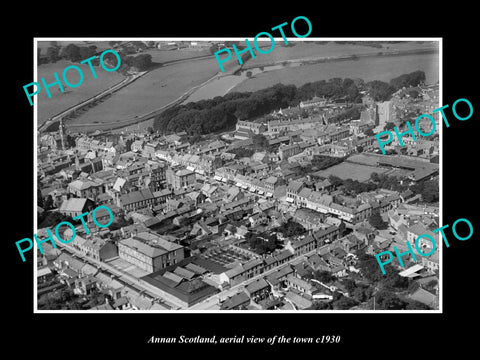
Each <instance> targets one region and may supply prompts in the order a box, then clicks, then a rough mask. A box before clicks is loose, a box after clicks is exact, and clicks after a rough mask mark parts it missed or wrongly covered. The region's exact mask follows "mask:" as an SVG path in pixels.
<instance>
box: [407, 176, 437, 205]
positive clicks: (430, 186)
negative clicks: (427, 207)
mask: <svg viewBox="0 0 480 360" xmlns="http://www.w3.org/2000/svg"><path fill="white" fill-rule="evenodd" d="M410 190H412V191H413V192H414V193H415V194H421V195H422V199H423V201H425V202H427V203H432V202H437V201H438V199H439V195H440V194H439V190H438V182H437V181H436V180H427V181H423V182H420V183H418V184H415V185H413V186H411V187H410Z"/></svg>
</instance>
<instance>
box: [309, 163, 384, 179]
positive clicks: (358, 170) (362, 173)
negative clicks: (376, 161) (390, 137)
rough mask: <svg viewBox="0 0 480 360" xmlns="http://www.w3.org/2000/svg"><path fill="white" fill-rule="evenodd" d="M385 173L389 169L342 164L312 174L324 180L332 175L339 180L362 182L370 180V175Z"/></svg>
mask: <svg viewBox="0 0 480 360" xmlns="http://www.w3.org/2000/svg"><path fill="white" fill-rule="evenodd" d="M387 171H389V169H383V168H378V167H373V166H366V165H360V164H352V163H348V162H343V163H340V164H338V165H334V166H332V167H329V168H328V169H325V170H320V171H317V172H315V173H314V174H315V175H317V176H321V177H325V178H328V177H329V176H330V175H334V176H338V177H339V178H340V179H352V180H358V181H360V182H364V181H367V180H368V179H369V178H370V174H371V173H374V172H376V173H377V174H383V173H385V172H387Z"/></svg>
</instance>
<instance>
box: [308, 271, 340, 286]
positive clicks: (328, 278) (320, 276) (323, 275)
mask: <svg viewBox="0 0 480 360" xmlns="http://www.w3.org/2000/svg"><path fill="white" fill-rule="evenodd" d="M313 277H314V278H315V279H316V280H318V281H320V282H322V283H329V282H333V281H335V280H337V278H336V277H335V276H334V275H332V273H330V272H328V271H321V270H318V271H315V272H314V273H313Z"/></svg>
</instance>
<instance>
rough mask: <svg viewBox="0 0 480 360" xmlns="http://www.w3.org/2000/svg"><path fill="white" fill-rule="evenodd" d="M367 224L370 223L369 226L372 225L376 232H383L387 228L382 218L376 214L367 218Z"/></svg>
mask: <svg viewBox="0 0 480 360" xmlns="http://www.w3.org/2000/svg"><path fill="white" fill-rule="evenodd" d="M368 222H369V223H370V225H372V226H373V227H374V228H375V229H378V230H385V229H387V228H388V224H387V223H386V222H385V221H383V219H382V217H381V216H380V214H379V213H378V212H375V213H373V214H372V215H370V217H369V218H368Z"/></svg>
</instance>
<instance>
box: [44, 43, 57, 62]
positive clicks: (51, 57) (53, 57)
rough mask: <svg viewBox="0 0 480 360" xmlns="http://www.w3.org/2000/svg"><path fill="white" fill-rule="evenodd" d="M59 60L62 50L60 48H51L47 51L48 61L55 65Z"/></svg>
mask: <svg viewBox="0 0 480 360" xmlns="http://www.w3.org/2000/svg"><path fill="white" fill-rule="evenodd" d="M58 60H60V48H59V47H58V46H51V47H49V48H48V49H47V56H46V61H47V62H51V63H54V62H57V61H58Z"/></svg>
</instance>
